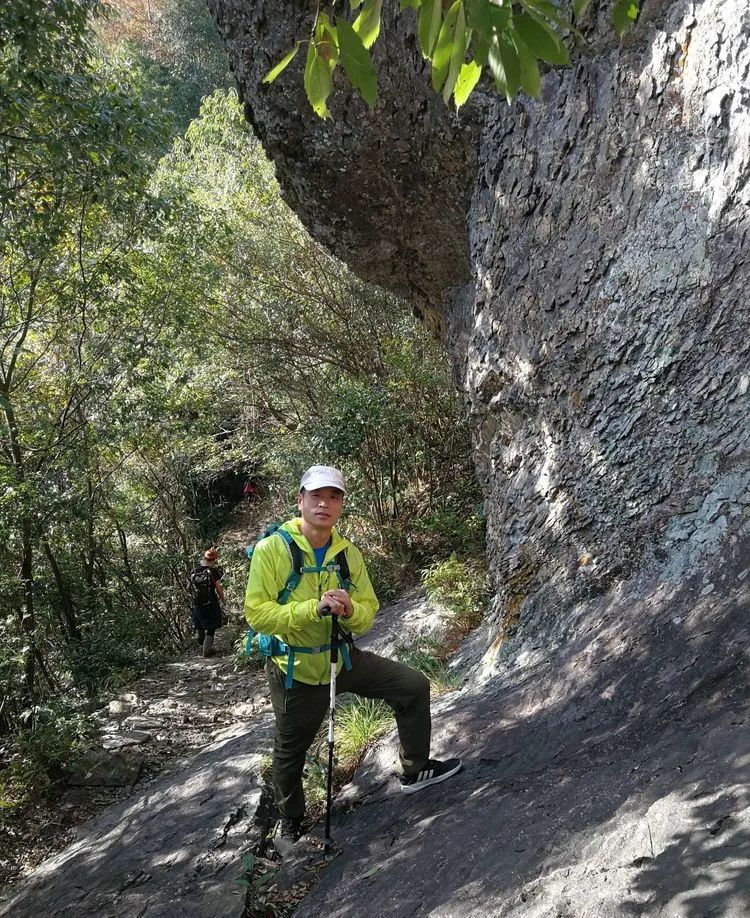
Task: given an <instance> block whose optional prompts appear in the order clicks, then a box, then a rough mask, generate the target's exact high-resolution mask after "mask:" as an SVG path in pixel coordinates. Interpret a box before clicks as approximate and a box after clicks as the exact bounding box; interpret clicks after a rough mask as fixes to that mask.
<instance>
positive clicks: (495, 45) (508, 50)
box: [488, 35, 521, 103]
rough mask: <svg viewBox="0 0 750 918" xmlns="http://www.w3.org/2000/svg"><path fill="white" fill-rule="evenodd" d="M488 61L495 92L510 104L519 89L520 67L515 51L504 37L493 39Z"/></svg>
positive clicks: (499, 36) (498, 36)
mask: <svg viewBox="0 0 750 918" xmlns="http://www.w3.org/2000/svg"><path fill="white" fill-rule="evenodd" d="M488 60H489V65H490V70H491V71H492V76H493V77H494V78H495V85H496V86H497V91H498V92H499V93H500V95H501V96H505V98H506V100H507V102H508V103H510V102H512V101H513V99H514V98H515V96H516V94H517V93H518V90H519V89H520V87H521V67H520V64H519V63H518V54H517V52H516V49H515V48H514V47H513V45H512V44H511V43H510V41H509V40H508V39H507V37H506V36H505V35H497V36H496V37H495V39H494V40H493V42H492V44H491V45H490V54H489V58H488Z"/></svg>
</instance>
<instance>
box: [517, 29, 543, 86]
mask: <svg viewBox="0 0 750 918" xmlns="http://www.w3.org/2000/svg"><path fill="white" fill-rule="evenodd" d="M511 37H512V39H513V44H514V45H515V47H516V51H517V52H518V64H519V67H520V68H521V89H522V90H523V91H524V92H525V93H526V95H527V96H531V98H532V99H538V98H539V85H540V78H539V64H538V63H537V60H536V57H535V56H534V55H533V54H532V53H531V51H529V49H528V48H527V47H526V45H525V44H524V43H523V41H522V40H521V37H520V36H519V35H518V33H517V32H516V31H515V30H514V29H511Z"/></svg>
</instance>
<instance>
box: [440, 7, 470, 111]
mask: <svg viewBox="0 0 750 918" xmlns="http://www.w3.org/2000/svg"><path fill="white" fill-rule="evenodd" d="M468 40H469V34H468V32H467V31H466V16H465V14H464V7H463V3H461V6H460V7H459V8H458V15H457V16H456V31H455V33H454V35H453V47H452V49H451V59H450V67H449V68H448V78H447V80H446V81H445V86H444V87H443V102H445V104H446V105H447V104H448V102H449V101H450V97H451V93H452V92H453V89H454V87H455V85H456V80H457V79H458V74H459V71H460V70H461V67H462V66H463V64H464V60H465V58H466V45H467V43H468Z"/></svg>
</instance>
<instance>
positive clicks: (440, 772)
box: [401, 759, 461, 794]
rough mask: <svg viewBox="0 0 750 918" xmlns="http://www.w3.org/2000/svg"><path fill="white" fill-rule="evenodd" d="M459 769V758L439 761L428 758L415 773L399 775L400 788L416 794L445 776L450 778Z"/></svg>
mask: <svg viewBox="0 0 750 918" xmlns="http://www.w3.org/2000/svg"><path fill="white" fill-rule="evenodd" d="M459 771H461V759H446V761H445V762H439V761H438V760H437V759H430V760H429V761H428V762H427V764H426V765H425V767H424V768H423V769H422V770H421V771H420V772H419V774H417V775H409V776H408V777H407V776H406V775H402V776H401V790H402V792H403V793H404V794H416V793H417V791H421V790H424V789H425V788H426V787H430V786H431V785H432V784H440V782H441V781H445V779H446V778H451V777H452V776H453V775H457V774H458V773H459Z"/></svg>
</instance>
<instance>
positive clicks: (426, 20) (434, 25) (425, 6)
mask: <svg viewBox="0 0 750 918" xmlns="http://www.w3.org/2000/svg"><path fill="white" fill-rule="evenodd" d="M442 20H443V4H442V2H441V0H422V12H421V13H420V14H419V25H418V26H417V34H418V35H419V47H420V48H421V49H422V57H426V58H430V59H431V58H432V52H433V51H434V50H435V42H436V41H437V37H438V35H439V34H440V23H441V22H442Z"/></svg>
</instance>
